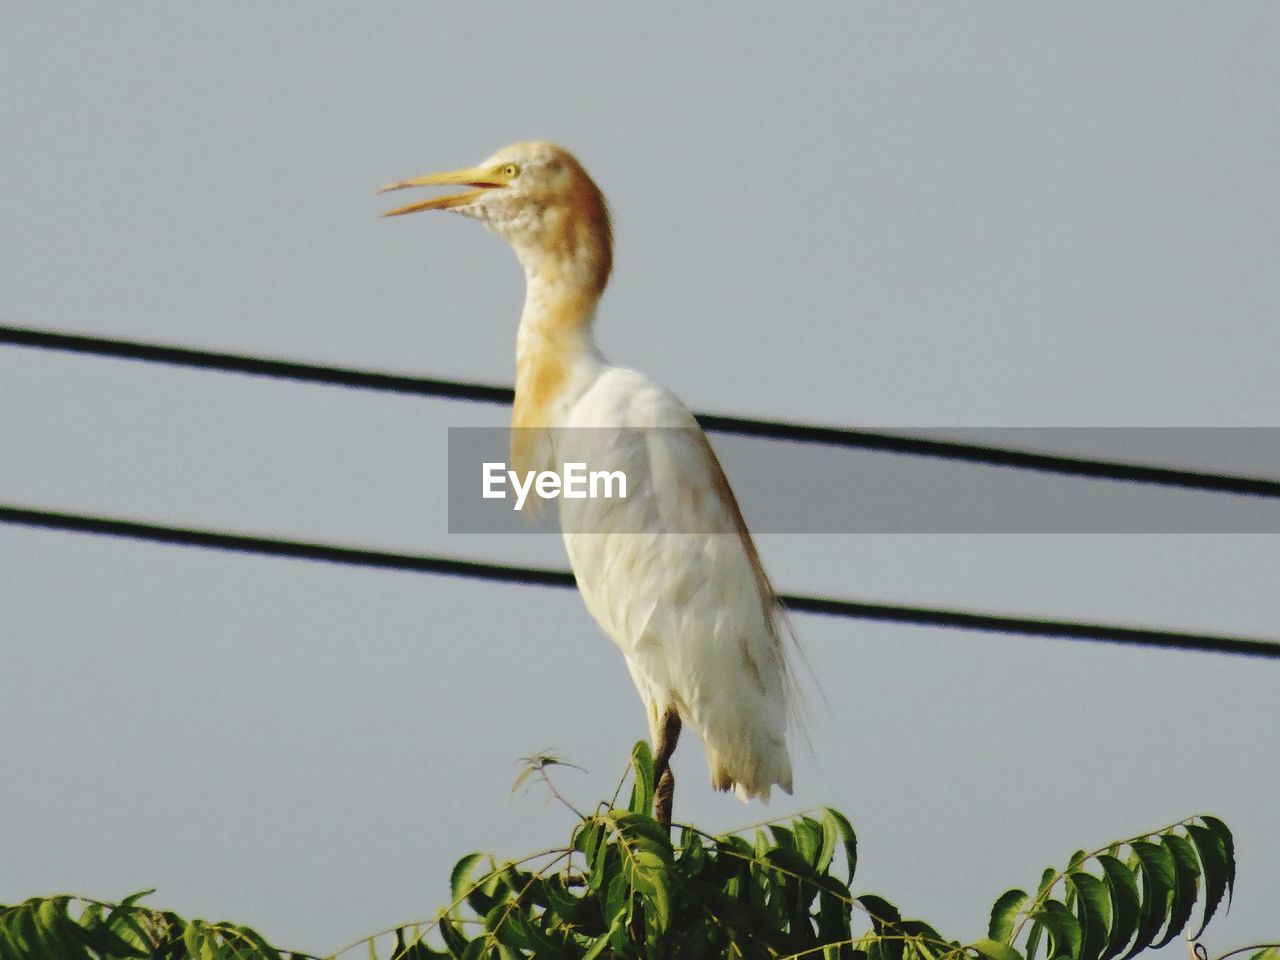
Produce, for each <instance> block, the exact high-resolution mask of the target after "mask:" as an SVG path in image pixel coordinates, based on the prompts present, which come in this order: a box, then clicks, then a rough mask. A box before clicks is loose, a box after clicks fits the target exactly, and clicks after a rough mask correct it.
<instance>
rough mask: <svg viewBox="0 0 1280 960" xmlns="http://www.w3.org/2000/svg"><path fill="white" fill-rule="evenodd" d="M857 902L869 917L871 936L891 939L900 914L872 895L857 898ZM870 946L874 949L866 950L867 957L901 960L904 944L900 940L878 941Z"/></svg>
mask: <svg viewBox="0 0 1280 960" xmlns="http://www.w3.org/2000/svg"><path fill="white" fill-rule="evenodd" d="M857 902H858V903H860V904H862V908H863V909H864V910H866V911H867V915H868V916H870V917H871V932H872V933H873V934H875V935H876V936H877V937H882V936H890V937H891V936H893V935H894V934H896V933H897V925H898V924H899V923H901V922H902V914H901V913H900V912H899V911H898V908H897V907H895V906H894V905H893V904H892V903H890V902H889V901H888V900H885V899H884V898H883V897H877V896H876V895H875V894H873V893H868V894H864V895H863V896H861V897H858V898H857ZM872 946H873V947H875V948H876V949H875V950H868V951H867V954H868V956H872V957H874V956H876V955H877V954H878V955H879V956H880V957H882V958H883V960H902V952H903V948H904V944H903V942H902V940H900V939H886V940H880V941H878V942H877V943H875V944H872Z"/></svg>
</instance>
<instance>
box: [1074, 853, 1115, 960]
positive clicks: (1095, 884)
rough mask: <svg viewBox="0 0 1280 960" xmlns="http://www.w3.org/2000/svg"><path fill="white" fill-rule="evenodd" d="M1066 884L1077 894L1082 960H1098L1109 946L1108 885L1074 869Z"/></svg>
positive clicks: (1109, 913) (1109, 905) (1109, 899)
mask: <svg viewBox="0 0 1280 960" xmlns="http://www.w3.org/2000/svg"><path fill="white" fill-rule="evenodd" d="M1067 883H1068V884H1069V885H1070V886H1071V887H1072V889H1074V890H1075V892H1076V907H1075V909H1076V916H1077V919H1078V920H1079V922H1080V933H1081V938H1080V960H1098V958H1099V957H1100V956H1101V955H1102V951H1103V950H1104V949H1106V946H1107V930H1108V928H1109V927H1110V926H1111V894H1110V893H1109V892H1108V890H1107V885H1106V883H1104V882H1103V881H1102V880H1100V879H1098V878H1097V877H1095V876H1094V875H1093V874H1091V873H1085V872H1084V871H1083V870H1073V871H1071V872H1070V873H1068V874H1067Z"/></svg>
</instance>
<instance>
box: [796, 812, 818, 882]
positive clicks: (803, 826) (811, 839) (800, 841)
mask: <svg viewBox="0 0 1280 960" xmlns="http://www.w3.org/2000/svg"><path fill="white" fill-rule="evenodd" d="M794 823H795V828H794V830H792V833H793V835H794V836H795V838H796V849H797V850H798V851H800V856H802V857H804V858H805V859H806V860H808V861H809V864H810V865H811V866H812V867H813V868H814V869H815V870H817V871H818V872H819V873H821V872H822V870H823V869H824V868H822V867H820V866H818V857H819V855H820V854H821V852H822V839H823V837H822V827H821V825H820V824H819V823H818V821H817V820H814V819H813V818H812V817H802V818H800V819H799V820H796V821H794Z"/></svg>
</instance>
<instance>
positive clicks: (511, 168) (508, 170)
mask: <svg viewBox="0 0 1280 960" xmlns="http://www.w3.org/2000/svg"><path fill="white" fill-rule="evenodd" d="M519 172H520V168H519V167H517V166H516V165H515V164H514V163H508V164H507V165H506V166H505V167H503V168H502V173H503V175H504V176H506V177H509V178H511V179H515V176H516V174H518V173H519Z"/></svg>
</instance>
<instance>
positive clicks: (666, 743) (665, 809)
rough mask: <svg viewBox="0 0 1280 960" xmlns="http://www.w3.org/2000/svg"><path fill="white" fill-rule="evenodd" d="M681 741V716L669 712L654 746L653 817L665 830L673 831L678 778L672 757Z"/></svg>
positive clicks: (665, 715)
mask: <svg viewBox="0 0 1280 960" xmlns="http://www.w3.org/2000/svg"><path fill="white" fill-rule="evenodd" d="M679 740H680V714H678V713H676V712H675V711H674V710H668V711H667V712H666V713H665V714H664V715H663V717H662V725H661V726H660V727H659V728H658V742H657V743H656V744H654V748H655V749H654V758H653V781H654V783H655V785H656V788H655V790H654V792H653V816H654V818H655V819H656V820H657V821H658V823H660V824H661V825H662V827H663V829H665V830H670V829H671V801H672V799H673V798H674V797H675V791H676V777H675V774H673V773H672V772H671V755H672V754H673V753H675V752H676V743H677V742H678V741H679Z"/></svg>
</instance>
